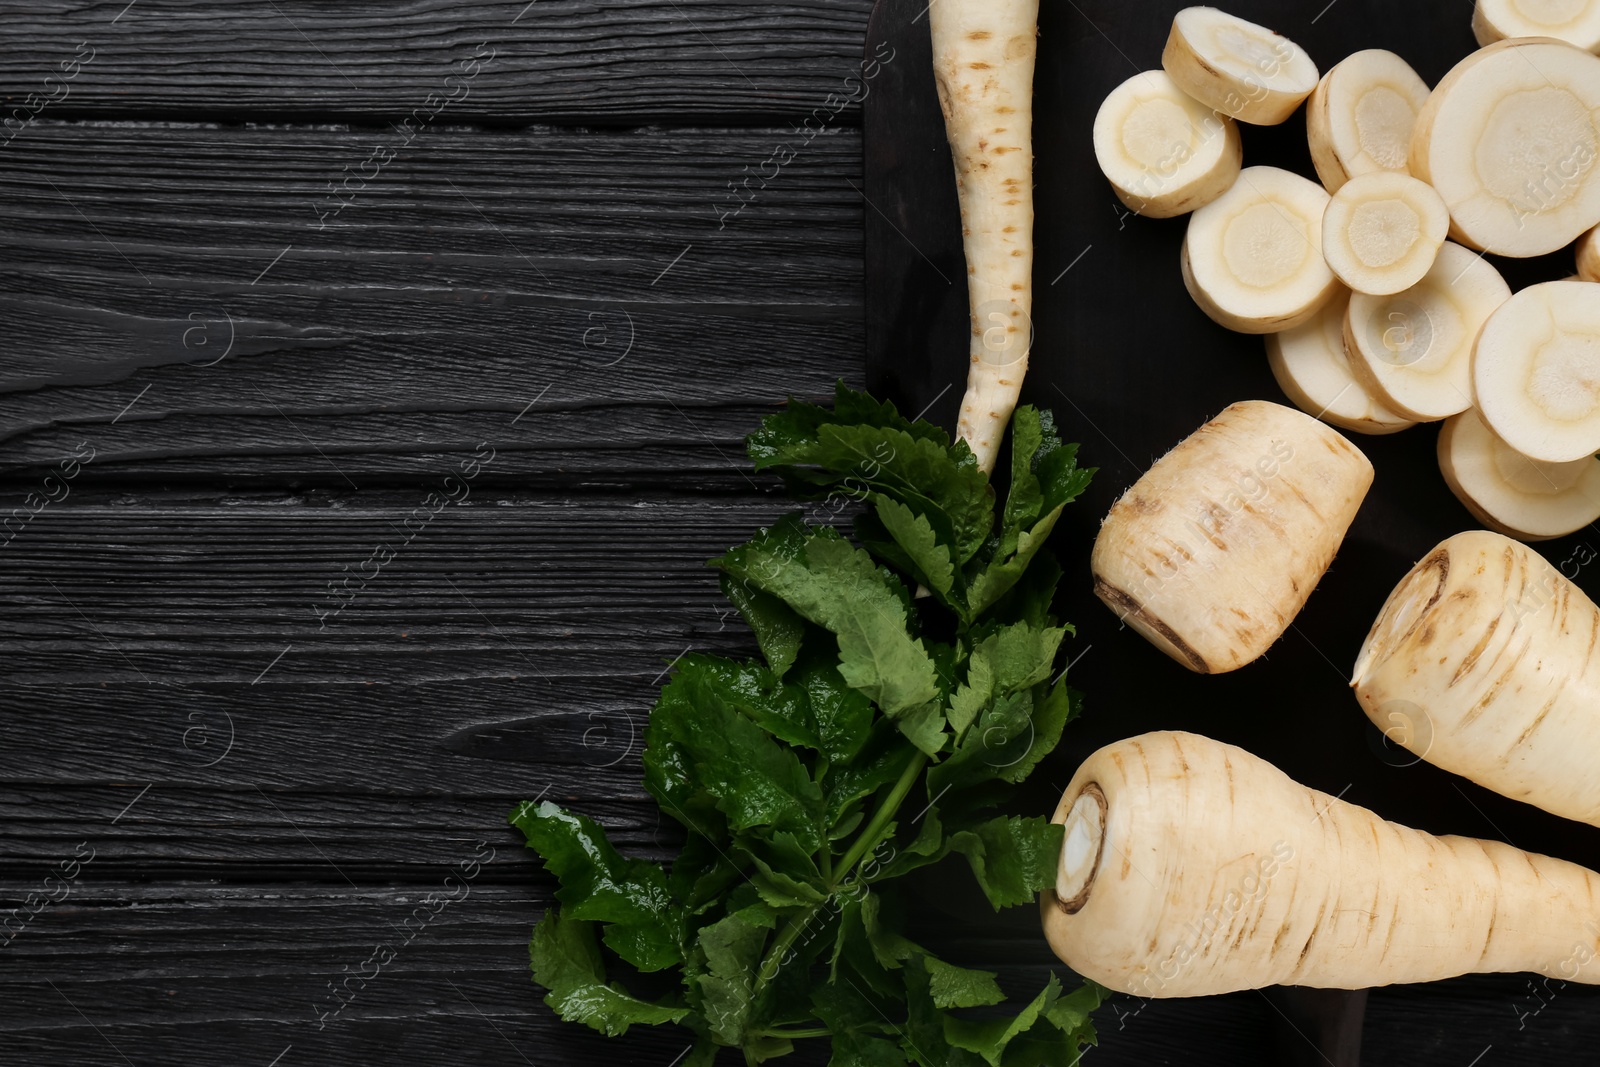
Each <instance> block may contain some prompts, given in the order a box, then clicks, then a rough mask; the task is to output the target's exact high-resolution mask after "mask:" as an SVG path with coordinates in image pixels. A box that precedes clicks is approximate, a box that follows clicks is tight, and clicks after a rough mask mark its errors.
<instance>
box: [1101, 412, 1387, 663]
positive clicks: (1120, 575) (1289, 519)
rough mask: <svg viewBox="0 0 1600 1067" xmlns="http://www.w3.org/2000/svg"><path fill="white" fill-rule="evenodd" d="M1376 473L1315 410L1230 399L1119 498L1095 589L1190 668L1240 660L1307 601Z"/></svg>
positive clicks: (1259, 649)
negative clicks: (1306, 412)
mask: <svg viewBox="0 0 1600 1067" xmlns="http://www.w3.org/2000/svg"><path fill="white" fill-rule="evenodd" d="M1371 484H1372V464H1371V463H1369V462H1367V458H1366V457H1365V456H1364V455H1362V454H1361V452H1360V450H1359V449H1357V448H1356V447H1355V446H1354V445H1352V444H1351V443H1350V442H1349V441H1346V440H1345V439H1344V438H1343V437H1341V436H1339V434H1338V433H1337V432H1336V431H1334V430H1332V429H1330V428H1329V427H1327V426H1324V425H1323V424H1322V423H1320V422H1318V421H1317V420H1315V419H1313V418H1311V417H1310V416H1309V415H1303V414H1301V413H1300V412H1298V411H1295V410H1293V409H1291V408H1286V407H1283V406H1282V405H1280V404H1271V403H1268V402H1267V401H1264V400H1246V401H1242V402H1240V403H1237V404H1233V405H1230V406H1229V407H1228V408H1226V409H1225V410H1224V411H1223V412H1222V414H1220V415H1218V416H1217V417H1216V418H1215V419H1213V420H1211V421H1210V422H1208V423H1206V424H1205V425H1204V426H1202V427H1200V429H1199V430H1197V431H1195V432H1194V433H1193V434H1190V435H1189V436H1188V437H1187V438H1185V439H1184V440H1183V441H1182V442H1181V443H1180V444H1179V445H1178V446H1177V447H1176V448H1174V449H1173V450H1172V451H1171V452H1168V453H1167V454H1166V455H1165V456H1163V457H1161V459H1159V460H1157V461H1156V463H1155V465H1154V466H1152V467H1151V468H1150V469H1149V470H1148V471H1146V472H1145V474H1144V476H1143V477H1141V478H1140V479H1139V480H1138V481H1137V482H1135V483H1134V484H1133V486H1132V488H1130V489H1129V490H1128V491H1127V492H1126V493H1124V494H1123V496H1122V498H1121V499H1120V500H1118V501H1117V502H1116V504H1115V505H1113V506H1112V508H1111V511H1110V513H1109V514H1108V515H1107V516H1106V519H1105V522H1104V524H1102V526H1101V527H1100V534H1099V536H1098V537H1096V538H1095V543H1094V552H1093V554H1092V556H1091V557H1090V568H1091V569H1092V570H1093V572H1094V590H1095V595H1096V596H1098V597H1099V598H1100V599H1101V601H1103V602H1104V603H1105V605H1106V606H1107V607H1109V608H1110V609H1111V610H1112V611H1114V612H1116V614H1117V616H1118V617H1119V618H1121V619H1122V621H1123V622H1125V623H1126V624H1127V625H1129V626H1131V627H1133V628H1134V629H1135V630H1137V631H1138V632H1139V633H1140V634H1142V635H1144V637H1145V638H1146V639H1148V640H1149V641H1150V643H1151V644H1153V645H1155V646H1156V647H1157V648H1159V649H1160V650H1161V651H1163V652H1165V653H1166V654H1167V655H1169V656H1171V657H1172V658H1173V659H1175V660H1177V661H1178V662H1179V663H1181V664H1183V665H1184V666H1185V667H1188V668H1189V669H1190V670H1192V671H1196V672H1198V673H1200V674H1221V673H1223V672H1224V671H1231V670H1234V669H1235V668H1237V667H1242V666H1243V665H1245V664H1246V663H1249V662H1250V661H1251V660H1254V659H1255V658H1257V657H1258V656H1260V655H1261V654H1262V653H1263V652H1265V651H1266V650H1267V648H1268V647H1269V646H1271V644H1272V643H1273V642H1274V641H1276V640H1277V639H1278V637H1279V636H1281V635H1282V634H1283V632H1284V631H1285V630H1286V629H1288V627H1289V624H1290V623H1291V622H1292V621H1294V617H1295V615H1296V614H1298V613H1299V611H1300V609H1301V608H1302V607H1304V606H1305V602H1306V598H1307V597H1309V596H1310V595H1311V590H1312V589H1313V588H1315V586H1316V584H1317V581H1318V580H1319V579H1320V578H1321V577H1322V575H1323V572H1325V571H1326V570H1327V569H1328V564H1330V563H1331V562H1332V561H1333V556H1334V553H1335V552H1336V551H1338V548H1339V543H1340V541H1341V540H1343V538H1344V533H1345V530H1346V529H1348V528H1349V526H1350V521H1351V520H1352V519H1353V518H1354V517H1355V513H1356V509H1357V508H1359V507H1360V506H1361V500H1362V498H1363V497H1364V496H1365V495H1366V492H1367V488H1368V487H1369V486H1370V485H1371Z"/></svg>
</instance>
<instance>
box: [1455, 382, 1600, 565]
mask: <svg viewBox="0 0 1600 1067" xmlns="http://www.w3.org/2000/svg"><path fill="white" fill-rule="evenodd" d="M1439 469H1440V470H1441V471H1442V472H1443V473H1444V480H1445V481H1446V482H1447V483H1449V485H1450V491H1451V492H1452V493H1454V494H1455V495H1456V497H1457V499H1459V500H1460V501H1461V502H1462V503H1463V504H1465V505H1466V507H1467V510H1468V511H1470V512H1472V514H1473V516H1474V517H1476V518H1477V520H1478V521H1479V522H1481V523H1483V524H1484V525H1485V526H1487V527H1489V528H1490V529H1491V530H1497V531H1499V532H1500V533H1503V534H1506V535H1507V536H1509V537H1518V538H1521V539H1522V540H1524V541H1544V540H1548V539H1549V538H1552V537H1561V536H1563V535H1565V534H1569V533H1572V532H1573V531H1574V530H1581V529H1583V528H1584V527H1585V526H1587V525H1589V524H1590V523H1591V522H1594V521H1595V520H1597V519H1600V459H1595V458H1594V457H1593V456H1585V457H1584V458H1583V459H1578V460H1573V461H1572V462H1571V463H1542V462H1540V461H1539V460H1536V459H1529V458H1528V457H1527V456H1524V455H1523V454H1522V453H1521V452H1518V451H1517V450H1516V449H1514V448H1512V447H1511V446H1510V445H1508V444H1506V443H1505V442H1504V441H1502V440H1501V439H1500V438H1499V437H1498V436H1496V435H1495V432H1494V431H1493V430H1491V429H1489V427H1488V426H1486V425H1484V422H1483V419H1482V418H1481V417H1480V416H1479V415H1478V413H1477V411H1476V410H1474V409H1473V408H1468V409H1467V410H1466V411H1463V412H1462V413H1461V414H1459V415H1453V416H1451V417H1450V418H1449V419H1448V420H1447V421H1446V422H1445V424H1444V429H1443V430H1441V431H1440V432H1439Z"/></svg>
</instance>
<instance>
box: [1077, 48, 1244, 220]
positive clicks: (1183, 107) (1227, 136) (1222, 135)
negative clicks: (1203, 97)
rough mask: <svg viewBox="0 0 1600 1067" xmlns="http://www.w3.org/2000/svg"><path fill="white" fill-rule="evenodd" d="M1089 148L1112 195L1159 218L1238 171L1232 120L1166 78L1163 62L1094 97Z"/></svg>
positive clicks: (1212, 192)
mask: <svg viewBox="0 0 1600 1067" xmlns="http://www.w3.org/2000/svg"><path fill="white" fill-rule="evenodd" d="M1094 155H1095V159H1096V160H1097V161H1098V162H1099V163H1100V170H1101V172H1102V173H1103V174H1105V176H1106V178H1107V179H1108V180H1109V181H1110V182H1111V188H1112V189H1113V190H1115V191H1116V194H1117V197H1118V199H1120V200H1121V201H1122V202H1123V203H1124V204H1127V205H1128V206H1129V207H1131V208H1132V209H1133V210H1134V211H1135V212H1137V213H1138V214H1140V215H1144V216H1147V217H1149V218H1153V219H1166V218H1171V217H1172V216H1174V215H1182V214H1184V213H1185V212H1188V211H1193V210H1195V209H1196V208H1198V207H1204V206H1205V205H1206V204H1209V203H1211V201H1213V200H1215V199H1216V198H1217V197H1219V196H1221V195H1222V194H1223V193H1225V192H1227V191H1228V187H1229V186H1231V185H1232V184H1233V181H1234V179H1235V178H1237V177H1238V176H1239V163H1240V160H1241V159H1242V158H1243V150H1242V148H1241V146H1240V142H1239V127H1238V125H1237V124H1235V123H1234V121H1233V120H1232V119H1230V118H1228V117H1227V116H1226V115H1219V114H1217V113H1216V112H1215V111H1212V110H1211V109H1210V108H1208V107H1206V106H1205V105H1204V104H1202V103H1200V102H1199V101H1198V100H1196V99H1195V98H1194V97H1192V96H1190V95H1189V94H1188V93H1185V92H1184V91H1183V90H1182V89H1179V88H1178V87H1177V86H1176V85H1174V84H1173V82H1172V79H1171V78H1169V77H1168V76H1167V72H1166V71H1164V70H1147V71H1144V72H1143V73H1140V74H1135V75H1134V76H1133V77H1131V78H1129V79H1128V80H1127V81H1125V82H1123V83H1122V84H1121V85H1119V86H1117V87H1116V88H1115V89H1113V90H1111V95H1110V96H1107V97H1106V98H1105V101H1104V102H1103V103H1102V104H1101V105H1100V111H1099V113H1097V114H1096V115H1095V119H1094Z"/></svg>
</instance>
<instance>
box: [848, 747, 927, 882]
mask: <svg viewBox="0 0 1600 1067" xmlns="http://www.w3.org/2000/svg"><path fill="white" fill-rule="evenodd" d="M927 765H928V754H927V753H926V752H922V751H920V750H919V751H918V752H917V753H916V755H914V756H913V757H912V758H911V762H910V763H908V764H906V769H905V770H904V771H901V772H900V778H899V780H898V781H896V782H895V783H894V788H893V789H891V790H889V795H888V796H886V797H884V798H883V803H882V804H880V805H878V810H877V811H875V812H873V813H872V821H871V822H869V823H867V828H866V829H865V830H863V831H861V836H860V837H858V838H856V842H855V844H853V845H851V846H850V851H848V852H846V853H845V854H844V855H843V856H842V857H840V859H839V876H838V877H837V878H835V879H832V880H830V881H829V883H828V885H829V888H830V889H838V888H839V885H840V883H842V882H845V881H847V880H848V879H849V878H850V872H851V871H853V870H855V869H856V864H858V863H860V862H861V860H862V857H864V856H865V855H866V854H867V853H868V852H870V851H872V850H873V849H874V848H877V847H878V842H879V840H880V839H882V837H883V832H884V830H885V829H886V828H887V827H888V825H889V821H890V820H891V819H893V818H894V817H895V813H896V812H898V811H899V810H900V804H901V803H902V802H903V801H904V800H905V799H906V795H907V794H908V793H910V792H911V787H912V786H914V785H916V784H917V776H918V775H920V774H921V773H922V769H923V768H924V767H926V766H927Z"/></svg>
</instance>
